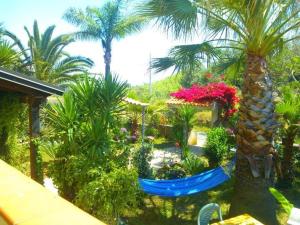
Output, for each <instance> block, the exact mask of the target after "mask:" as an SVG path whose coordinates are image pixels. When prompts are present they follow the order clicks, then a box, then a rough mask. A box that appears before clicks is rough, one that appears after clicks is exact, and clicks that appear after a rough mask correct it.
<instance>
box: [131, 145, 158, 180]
mask: <svg viewBox="0 0 300 225" xmlns="http://www.w3.org/2000/svg"><path fill="white" fill-rule="evenodd" d="M152 150H153V144H152V143H145V144H144V146H143V147H140V148H139V149H138V150H137V151H136V153H135V156H134V164H135V166H136V168H137V169H138V175H139V177H140V178H152V174H153V171H152V169H151V165H150V161H151V159H152Z"/></svg>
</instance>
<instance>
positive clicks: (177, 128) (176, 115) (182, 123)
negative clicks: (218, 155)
mask: <svg viewBox="0 0 300 225" xmlns="http://www.w3.org/2000/svg"><path fill="white" fill-rule="evenodd" d="M196 112H197V109H196V108H195V107H193V106H189V105H184V106H179V107H176V108H174V109H173V111H172V112H171V113H172V118H173V132H174V138H175V140H176V141H177V142H178V143H179V144H180V146H181V147H185V146H187V144H188V135H189V133H190V132H191V130H192V128H193V124H194V123H195V114H196Z"/></svg>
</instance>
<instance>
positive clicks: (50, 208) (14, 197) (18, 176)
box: [0, 160, 105, 225]
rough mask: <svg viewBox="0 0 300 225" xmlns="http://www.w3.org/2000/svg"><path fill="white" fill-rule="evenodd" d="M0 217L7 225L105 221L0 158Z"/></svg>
mask: <svg viewBox="0 0 300 225" xmlns="http://www.w3.org/2000/svg"><path fill="white" fill-rule="evenodd" d="M0 217H2V218H3V219H4V220H5V221H6V223H7V224H9V225H13V224H18V225H105V224H104V223H102V222H101V221H99V220H98V219H96V218H94V217H93V216H91V215H89V214H88V213H86V212H84V211H83V210H81V209H79V208H77V207H76V206H74V205H73V204H71V203H70V202H68V201H66V200H65V199H63V198H61V197H59V196H58V195H55V194H54V193H51V192H50V191H48V190H46V189H45V188H44V187H43V186H42V185H40V184H38V183H37V182H35V181H33V180H31V179H30V178H29V177H27V176H25V175H23V174H22V173H21V172H19V171H18V170H16V169H15V168H13V167H11V166H9V165H8V164H6V163H5V162H3V161H2V160H0ZM2 224H5V223H4V221H1V219H0V225H2Z"/></svg>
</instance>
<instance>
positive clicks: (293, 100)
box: [276, 82, 300, 187]
mask: <svg viewBox="0 0 300 225" xmlns="http://www.w3.org/2000/svg"><path fill="white" fill-rule="evenodd" d="M280 94H281V95H280V101H279V103H278V104H277V105H276V112H277V113H278V114H279V115H280V116H281V120H280V122H281V124H282V127H281V135H282V145H283V160H282V167H281V168H282V177H281V179H280V182H279V184H280V185H282V186H285V187H288V186H290V185H291V184H292V183H293V180H294V168H293V167H294V166H293V164H294V154H295V153H294V149H293V148H294V147H293V145H294V141H295V138H296V136H297V134H298V133H299V131H300V124H299V121H300V84H299V82H292V83H290V84H288V85H285V86H283V87H282V88H280Z"/></svg>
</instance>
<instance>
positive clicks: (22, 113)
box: [0, 92, 41, 177]
mask: <svg viewBox="0 0 300 225" xmlns="http://www.w3.org/2000/svg"><path fill="white" fill-rule="evenodd" d="M28 138H29V137H28V112H27V108H26V105H25V104H23V103H22V102H21V101H20V96H19V95H18V94H13V93H6V92H0V158H1V159H2V160H4V161H6V162H7V163H9V164H11V165H12V166H14V167H16V168H17V169H19V170H21V171H22V172H23V173H25V174H27V175H29V151H28V147H29V146H28V142H29V140H28ZM38 154H39V152H38ZM40 165H41V164H38V166H40ZM39 168H40V167H39ZM39 168H37V170H38V172H39V174H41V170H40V169H39ZM40 177H41V176H40Z"/></svg>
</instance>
